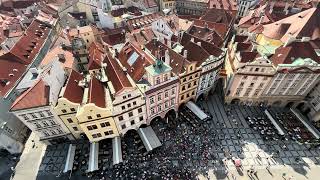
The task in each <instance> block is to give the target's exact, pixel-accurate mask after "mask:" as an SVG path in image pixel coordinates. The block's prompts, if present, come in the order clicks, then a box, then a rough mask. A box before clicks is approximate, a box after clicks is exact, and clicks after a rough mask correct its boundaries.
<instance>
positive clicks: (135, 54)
mask: <svg viewBox="0 0 320 180" xmlns="http://www.w3.org/2000/svg"><path fill="white" fill-rule="evenodd" d="M138 57H139V55H138V54H137V53H136V52H133V53H132V55H131V56H130V57H129V59H128V61H127V62H128V64H129V65H130V66H132V65H133V64H134V63H135V62H136V60H137V59H138Z"/></svg>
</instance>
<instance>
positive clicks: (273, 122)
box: [264, 110, 285, 135]
mask: <svg viewBox="0 0 320 180" xmlns="http://www.w3.org/2000/svg"><path fill="white" fill-rule="evenodd" d="M264 113H265V114H266V115H267V116H268V118H269V119H270V121H271V122H272V124H273V125H274V127H275V128H276V129H277V130H278V132H279V134H280V135H284V134H285V133H284V132H283V130H282V128H281V127H280V126H279V124H278V123H277V122H276V120H274V119H273V117H272V116H271V114H270V113H269V111H268V110H264Z"/></svg>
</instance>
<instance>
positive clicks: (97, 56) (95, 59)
mask: <svg viewBox="0 0 320 180" xmlns="http://www.w3.org/2000/svg"><path fill="white" fill-rule="evenodd" d="M103 60H104V48H103V46H102V44H99V43H98V42H93V43H91V44H90V46H89V62H88V70H95V69H100V68H101V64H102V61H103Z"/></svg>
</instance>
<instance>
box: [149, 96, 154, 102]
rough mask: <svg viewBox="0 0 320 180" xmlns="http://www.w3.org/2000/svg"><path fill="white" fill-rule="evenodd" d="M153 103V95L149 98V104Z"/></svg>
mask: <svg viewBox="0 0 320 180" xmlns="http://www.w3.org/2000/svg"><path fill="white" fill-rule="evenodd" d="M153 103H154V96H152V97H151V98H150V104H153Z"/></svg>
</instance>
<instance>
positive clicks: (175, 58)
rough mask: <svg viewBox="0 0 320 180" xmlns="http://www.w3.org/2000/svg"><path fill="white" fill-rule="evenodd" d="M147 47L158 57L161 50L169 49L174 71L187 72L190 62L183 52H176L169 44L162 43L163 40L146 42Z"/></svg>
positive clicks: (171, 65) (176, 72) (177, 73)
mask: <svg viewBox="0 0 320 180" xmlns="http://www.w3.org/2000/svg"><path fill="white" fill-rule="evenodd" d="M146 48H147V49H148V50H149V51H150V52H151V53H152V55H154V56H155V57H157V56H158V55H159V52H160V51H161V52H164V51H165V50H168V51H169V57H170V67H171V68H172V72H174V73H175V74H176V75H179V74H180V73H183V72H185V70H186V67H185V66H186V65H188V64H190V62H189V61H188V60H187V59H185V58H184V57H183V56H182V55H181V54H179V53H177V52H175V51H174V50H172V49H171V48H169V47H168V46H166V45H164V44H162V43H161V42H159V41H157V40H155V39H153V40H151V41H150V42H149V43H147V44H146Z"/></svg>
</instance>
